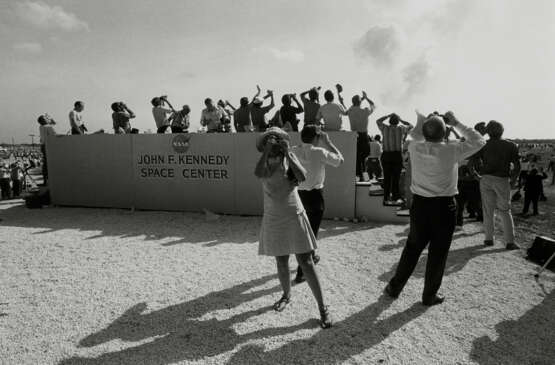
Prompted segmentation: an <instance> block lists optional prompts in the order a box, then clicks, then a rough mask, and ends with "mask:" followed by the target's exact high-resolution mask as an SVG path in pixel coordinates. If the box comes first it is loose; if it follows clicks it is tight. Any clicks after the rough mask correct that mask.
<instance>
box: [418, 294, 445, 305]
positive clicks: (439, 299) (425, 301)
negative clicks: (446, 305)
mask: <svg viewBox="0 0 555 365" xmlns="http://www.w3.org/2000/svg"><path fill="white" fill-rule="evenodd" d="M444 300H445V297H444V296H443V295H441V294H436V295H434V296H433V297H432V298H428V299H422V304H424V305H426V306H428V307H431V306H432V305H437V304H441V303H443V301H444Z"/></svg>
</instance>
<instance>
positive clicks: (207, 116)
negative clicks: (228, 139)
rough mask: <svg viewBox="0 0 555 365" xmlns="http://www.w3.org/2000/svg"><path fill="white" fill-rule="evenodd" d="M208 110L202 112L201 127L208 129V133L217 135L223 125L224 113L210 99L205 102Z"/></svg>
mask: <svg viewBox="0 0 555 365" xmlns="http://www.w3.org/2000/svg"><path fill="white" fill-rule="evenodd" d="M204 105H206V108H205V109H203V110H202V113H201V115H200V125H201V126H203V127H206V131H207V132H208V133H217V132H219V131H220V126H221V125H222V118H223V116H224V113H223V111H222V110H221V109H220V108H218V107H216V106H215V105H214V102H213V101H212V99H210V98H206V99H205V100H204Z"/></svg>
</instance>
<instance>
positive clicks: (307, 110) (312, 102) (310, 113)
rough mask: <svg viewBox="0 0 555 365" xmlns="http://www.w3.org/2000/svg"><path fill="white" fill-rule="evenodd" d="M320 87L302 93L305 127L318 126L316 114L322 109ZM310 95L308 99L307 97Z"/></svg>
mask: <svg viewBox="0 0 555 365" xmlns="http://www.w3.org/2000/svg"><path fill="white" fill-rule="evenodd" d="M318 91H320V87H313V88H312V89H310V90H307V91H304V92H302V93H301V95H300V96H301V101H302V102H303V108H304V125H308V124H316V114H317V113H318V109H320V100H319V99H320V95H319V93H318ZM307 95H308V98H307V97H306V96H307Z"/></svg>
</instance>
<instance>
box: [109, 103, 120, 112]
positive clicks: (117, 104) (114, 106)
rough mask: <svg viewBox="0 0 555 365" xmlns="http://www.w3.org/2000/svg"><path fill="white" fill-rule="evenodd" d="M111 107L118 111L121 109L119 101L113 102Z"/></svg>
mask: <svg viewBox="0 0 555 365" xmlns="http://www.w3.org/2000/svg"><path fill="white" fill-rule="evenodd" d="M111 107H112V110H113V111H115V112H118V111H119V110H120V105H119V101H116V102H114V103H112V105H111Z"/></svg>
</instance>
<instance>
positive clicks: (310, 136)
mask: <svg viewBox="0 0 555 365" xmlns="http://www.w3.org/2000/svg"><path fill="white" fill-rule="evenodd" d="M319 134H320V132H319V131H318V127H316V126H315V125H314V124H308V125H305V126H304V127H303V129H302V130H301V141H303V142H304V143H312V142H314V139H315V138H316V137H318V135H319Z"/></svg>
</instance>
